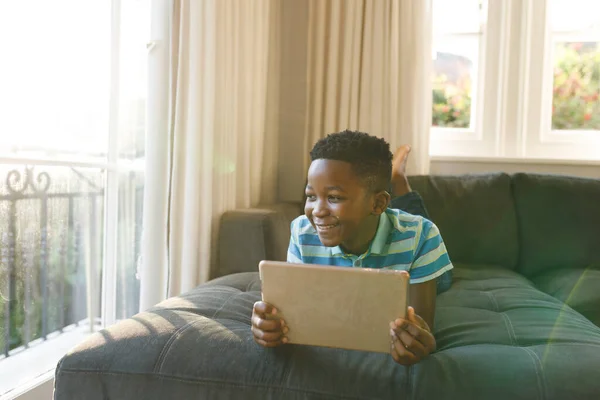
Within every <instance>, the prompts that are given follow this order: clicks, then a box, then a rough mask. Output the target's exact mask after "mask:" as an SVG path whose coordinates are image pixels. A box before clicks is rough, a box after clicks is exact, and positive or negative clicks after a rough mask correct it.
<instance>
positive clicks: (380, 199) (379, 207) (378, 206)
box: [371, 190, 392, 215]
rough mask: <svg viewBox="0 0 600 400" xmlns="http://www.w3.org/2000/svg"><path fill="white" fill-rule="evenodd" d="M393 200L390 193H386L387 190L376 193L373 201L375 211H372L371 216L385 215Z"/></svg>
mask: <svg viewBox="0 0 600 400" xmlns="http://www.w3.org/2000/svg"><path fill="white" fill-rule="evenodd" d="M391 200H392V196H390V194H389V193H388V192H386V191H385V190H382V191H381V192H377V193H375V199H374V201H373V210H372V211H371V214H373V215H381V214H383V213H384V212H385V210H386V209H387V207H388V205H389V204H390V201H391Z"/></svg>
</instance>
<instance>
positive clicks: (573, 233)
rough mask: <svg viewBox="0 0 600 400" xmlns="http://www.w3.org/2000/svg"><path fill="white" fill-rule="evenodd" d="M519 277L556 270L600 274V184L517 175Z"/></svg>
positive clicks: (597, 180) (564, 178)
mask: <svg viewBox="0 0 600 400" xmlns="http://www.w3.org/2000/svg"><path fill="white" fill-rule="evenodd" d="M512 184H513V195H514V199H515V206H516V212H517V215H518V221H519V222H518V224H519V236H520V255H519V267H518V271H519V272H521V273H522V274H523V275H525V276H527V277H532V276H535V275H537V274H539V273H541V272H546V271H548V270H552V269H557V268H595V269H600V180H599V179H585V178H575V177H566V176H565V177H562V176H556V175H536V174H523V173H520V174H515V175H514V176H513V179H512Z"/></svg>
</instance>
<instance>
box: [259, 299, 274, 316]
mask: <svg viewBox="0 0 600 400" xmlns="http://www.w3.org/2000/svg"><path fill="white" fill-rule="evenodd" d="M254 313H255V314H260V315H261V316H262V317H263V318H265V316H266V315H267V314H271V315H276V314H277V309H276V308H275V307H273V306H272V305H271V304H269V303H265V302H264V301H257V302H256V303H254Z"/></svg>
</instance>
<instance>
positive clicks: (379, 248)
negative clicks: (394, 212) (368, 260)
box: [370, 211, 392, 254]
mask: <svg viewBox="0 0 600 400" xmlns="http://www.w3.org/2000/svg"><path fill="white" fill-rule="evenodd" d="M391 227H392V223H391V222H390V219H389V218H388V216H387V213H386V212H385V211H384V212H382V213H381V215H380V216H379V225H377V232H375V237H374V238H373V241H372V242H371V248H370V252H371V254H383V252H384V247H385V245H386V244H387V239H388V236H389V235H390V229H391Z"/></svg>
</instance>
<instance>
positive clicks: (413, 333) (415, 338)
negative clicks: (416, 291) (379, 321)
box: [390, 307, 436, 365]
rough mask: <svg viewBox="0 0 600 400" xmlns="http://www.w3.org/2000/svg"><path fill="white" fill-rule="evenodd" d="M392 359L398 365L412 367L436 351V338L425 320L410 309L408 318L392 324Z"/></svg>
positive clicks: (399, 319)
mask: <svg viewBox="0 0 600 400" xmlns="http://www.w3.org/2000/svg"><path fill="white" fill-rule="evenodd" d="M390 336H391V338H392V358H393V359H394V361H396V362H397V363H398V364H402V365H412V364H416V363H418V362H419V361H421V360H422V359H423V358H425V357H427V355H429V353H431V352H433V351H435V346H436V344H435V338H434V337H433V334H432V333H431V329H429V326H428V325H427V323H426V322H425V321H424V320H423V318H421V317H419V316H418V315H417V314H415V309H414V308H412V307H408V311H407V318H406V319H402V318H398V319H397V320H395V321H392V322H390Z"/></svg>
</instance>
